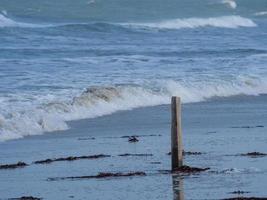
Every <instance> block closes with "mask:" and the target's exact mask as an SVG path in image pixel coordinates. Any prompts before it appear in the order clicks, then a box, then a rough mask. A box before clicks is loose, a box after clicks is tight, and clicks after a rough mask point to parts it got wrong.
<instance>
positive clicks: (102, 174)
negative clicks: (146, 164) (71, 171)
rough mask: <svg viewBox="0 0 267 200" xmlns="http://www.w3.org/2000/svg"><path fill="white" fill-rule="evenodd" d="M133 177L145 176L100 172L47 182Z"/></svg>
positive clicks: (143, 174) (140, 174)
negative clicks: (93, 174)
mask: <svg viewBox="0 0 267 200" xmlns="http://www.w3.org/2000/svg"><path fill="white" fill-rule="evenodd" d="M133 176H146V173H145V172H129V173H121V172H119V173H110V172H100V173H98V174H97V175H95V176H70V177H61V178H60V177H59V178H48V179H47V180H48V181H57V180H68V179H69V180H75V179H102V178H118V177H133Z"/></svg>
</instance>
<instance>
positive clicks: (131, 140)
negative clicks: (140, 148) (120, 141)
mask: <svg viewBox="0 0 267 200" xmlns="http://www.w3.org/2000/svg"><path fill="white" fill-rule="evenodd" d="M128 142H130V143H134V142H139V140H138V139H137V137H135V136H131V137H129V139H128Z"/></svg>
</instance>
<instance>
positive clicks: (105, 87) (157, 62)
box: [0, 0, 267, 141]
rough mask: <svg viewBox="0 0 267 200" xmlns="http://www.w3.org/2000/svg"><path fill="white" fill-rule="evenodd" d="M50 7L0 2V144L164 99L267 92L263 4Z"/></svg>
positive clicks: (89, 3) (83, 3) (88, 3)
mask: <svg viewBox="0 0 267 200" xmlns="http://www.w3.org/2000/svg"><path fill="white" fill-rule="evenodd" d="M49 2H50V1H49ZM50 3H52V4H51V5H53V6H49V5H50V4H49V3H48V4H47V5H44V4H42V3H40V5H39V6H38V8H37V7H36V6H35V5H33V4H31V3H30V2H25V4H21V2H20V1H17V0H14V2H13V3H12V5H17V7H16V6H11V4H10V3H8V2H3V4H1V7H0V10H1V13H0V44H1V46H0V52H1V53H0V105H1V106H0V141H5V140H9V139H16V138H23V137H25V136H29V135H38V134H44V133H45V132H52V131H56V130H66V129H68V128H69V127H68V125H67V123H66V122H67V121H71V120H79V119H84V118H95V117H99V116H103V115H108V114H112V113H114V112H117V111H120V110H131V109H133V108H138V107H144V106H155V105H162V104H168V103H169V101H170V97H171V96H173V95H179V96H181V97H182V99H183V102H184V103H192V102H200V101H207V100H210V99H211V98H212V97H230V96H233V95H259V94H266V93H267V81H266V77H267V71H266V64H265V63H266V58H267V57H266V56H265V55H266V54H267V46H266V43H264V41H265V36H266V30H267V29H266V27H267V24H266V22H265V11H264V9H263V8H262V6H253V8H251V9H249V7H252V6H248V5H246V4H243V3H242V2H239V1H233V0H225V1H218V2H212V3H211V2H210V1H202V2H196V1H192V2H191V1H190V2H188V1H180V2H179V3H177V2H176V1H171V5H172V6H170V5H166V4H163V3H162V2H161V1H160V0H157V1H154V2H153V4H151V3H149V2H146V1H144V2H142V5H140V6H141V7H142V8H143V9H138V8H136V7H135V3H133V2H130V1H129V2H128V4H127V5H128V7H127V8H126V7H123V6H122V4H121V3H120V2H119V1H118V2H113V4H106V3H105V2H104V1H101V0H98V1H81V2H76V3H75V4H73V5H72V6H71V7H72V9H69V7H68V6H70V5H65V3H64V1H61V0H59V1H57V2H50ZM18 8H19V9H18ZM59 8H60V10H58V9H59ZM180 8H183V9H180ZM23 9H24V10H23ZM25 10H28V12H26V13H25V12H24V11H25ZM244 10H245V11H246V12H244ZM110 13H112V15H110ZM155 13H157V15H155ZM122 16H123V17H122Z"/></svg>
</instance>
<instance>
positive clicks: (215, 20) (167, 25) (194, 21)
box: [128, 16, 257, 29]
mask: <svg viewBox="0 0 267 200" xmlns="http://www.w3.org/2000/svg"><path fill="white" fill-rule="evenodd" d="M128 25H129V26H139V27H144V28H146V27H148V28H157V29H182V28H199V27H207V26H210V27H217V28H239V27H256V26H257V24H256V23H255V22H253V21H252V20H251V19H248V18H244V17H240V16H223V17H211V18H187V19H174V20H167V21H161V22H155V23H131V24H128Z"/></svg>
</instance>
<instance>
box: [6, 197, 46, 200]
mask: <svg viewBox="0 0 267 200" xmlns="http://www.w3.org/2000/svg"><path fill="white" fill-rule="evenodd" d="M41 199H42V198H38V197H32V196H23V197H19V198H12V200H41ZM10 200H11V199H10Z"/></svg>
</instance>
